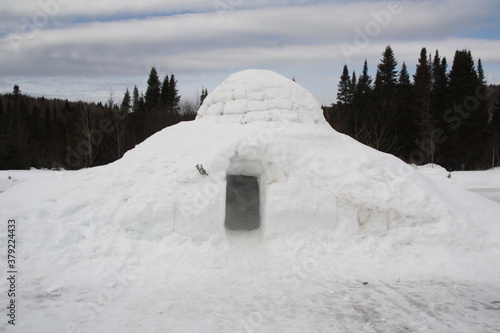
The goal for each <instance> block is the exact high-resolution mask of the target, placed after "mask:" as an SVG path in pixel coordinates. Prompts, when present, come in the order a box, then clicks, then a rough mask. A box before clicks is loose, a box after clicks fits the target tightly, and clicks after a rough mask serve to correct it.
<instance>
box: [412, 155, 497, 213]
mask: <svg viewBox="0 0 500 333" xmlns="http://www.w3.org/2000/svg"><path fill="white" fill-rule="evenodd" d="M418 170H419V171H420V173H422V174H424V175H426V176H427V177H429V178H431V179H437V180H446V179H448V181H450V182H451V183H453V184H455V185H458V186H460V187H462V188H465V189H467V190H469V191H472V192H474V193H477V194H479V195H482V196H484V197H486V198H488V199H490V200H493V201H495V202H497V203H500V168H496V169H491V170H485V171H453V172H448V171H446V170H445V169H444V168H442V167H440V166H438V165H432V164H428V165H425V166H422V167H419V168H418Z"/></svg>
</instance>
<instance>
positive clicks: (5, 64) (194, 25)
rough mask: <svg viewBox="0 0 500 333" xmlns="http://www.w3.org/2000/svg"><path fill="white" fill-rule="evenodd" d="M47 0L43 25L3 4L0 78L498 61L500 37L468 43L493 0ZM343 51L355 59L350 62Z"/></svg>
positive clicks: (29, 6)
mask: <svg viewBox="0 0 500 333" xmlns="http://www.w3.org/2000/svg"><path fill="white" fill-rule="evenodd" d="M41 1H42V3H45V4H47V3H51V1H52V2H54V1H59V2H57V3H58V4H60V7H59V9H58V13H57V15H54V16H51V17H49V19H48V21H47V22H46V24H41V23H44V22H43V21H39V22H38V23H40V24H38V25H36V24H35V23H36V20H35V21H33V20H32V19H33V13H36V12H37V11H39V10H40V6H39V4H38V2H36V1H25V0H20V1H16V2H14V3H12V4H11V5H9V6H8V8H7V7H5V10H6V13H7V14H9V15H10V16H9V17H10V18H9V20H7V21H5V22H3V21H2V23H0V29H2V30H3V31H4V33H5V32H10V34H9V35H5V36H4V37H3V38H1V39H0V63H2V66H1V67H0V75H3V76H7V77H9V76H11V77H12V76H16V77H19V76H25V77H30V76H35V77H36V76H67V77H69V76H73V77H78V76H87V77H92V76H94V77H103V76H119V75H123V76H131V75H143V74H144V73H146V72H147V70H148V68H150V67H151V66H153V65H154V66H161V67H163V68H166V69H168V71H170V72H173V73H176V74H177V75H180V74H183V73H184V74H187V73H206V72H210V71H224V72H231V71H233V70H237V69H241V68H247V67H261V68H262V67H266V68H269V67H273V66H274V67H276V66H279V67H280V68H282V69H284V70H285V71H290V72H292V71H293V70H292V69H293V68H301V70H303V71H305V68H308V67H314V68H316V69H317V68H323V71H328V72H329V74H328V77H335V78H336V76H337V73H338V72H339V71H340V70H341V66H342V65H343V64H344V63H345V62H347V63H348V64H349V66H350V67H352V68H357V67H361V65H362V62H363V61H364V59H365V58H367V59H368V60H369V62H370V64H371V65H372V68H373V70H374V68H375V66H376V63H377V62H378V60H379V59H380V54H381V52H382V51H383V49H384V47H385V45H387V44H391V45H392V46H393V48H394V49H395V52H396V56H397V59H398V60H399V61H400V62H402V61H406V62H407V63H408V64H409V66H410V65H411V64H414V62H415V61H416V59H417V58H418V54H419V51H420V48H421V47H423V46H426V47H427V48H428V50H429V52H432V53H433V52H434V50H435V49H436V48H437V49H439V50H440V52H441V53H442V54H446V55H447V56H448V58H449V59H448V60H449V62H450V63H451V60H452V59H450V58H451V57H452V56H453V53H454V51H455V50H456V49H461V48H469V49H471V51H472V53H473V55H474V56H475V57H476V58H479V57H480V58H482V60H483V62H484V63H485V67H487V66H488V64H487V63H488V62H489V63H491V64H493V65H495V66H496V65H497V64H500V53H498V52H495V50H499V49H500V45H499V43H500V42H499V40H498V39H487V38H481V37H480V36H478V38H470V36H468V38H465V37H461V36H465V35H467V33H468V34H469V35H470V34H471V33H470V32H471V31H472V32H474V31H478V30H479V29H483V28H484V22H485V21H487V20H490V21H491V19H492V16H491V15H493V14H494V13H495V12H494V11H493V9H494V6H495V4H496V2H495V1H496V0H482V1H480V0H475V1H474V0H473V1H465V0H454V1H453V0H443V1H430V0H427V1H418V2H417V1H402V2H398V3H397V7H395V8H397V9H401V10H396V11H393V12H392V13H390V9H391V7H390V5H389V3H388V2H385V1H354V2H345V1H338V2H337V1H334V2H332V1H319V2H318V1H316V2H315V1H305V0H295V1H285V0H283V1H276V2H272V6H271V5H269V4H270V3H271V2H269V1H254V2H250V1H243V0H220V1H218V0H215V1H214V0H208V1H202V0H191V1H185V0H184V1H169V2H168V3H165V2H163V1H156V0H150V1H145V2H137V1H131V0H125V1H120V2H117V1H116V2H114V1H91V2H89V1H80V0H41ZM63 3H64V4H63ZM214 4H215V6H214ZM221 4H222V5H221ZM224 4H225V5H227V6H229V7H224V6H225V5H224ZM2 6H5V4H3V5H1V6H0V8H1V7H2ZM217 7H221V8H227V9H231V10H224V11H217V9H218V8H217ZM54 8H55V7H54ZM54 11H55V9H54ZM186 11H194V12H195V13H191V14H185V13H184V12H186ZM175 13H177V14H175ZM376 13H378V14H376ZM388 13H390V17H389V16H387V14H388ZM165 14H168V15H165ZM2 15H5V14H0V18H1V16H2ZM134 15H141V16H140V17H138V18H135V19H133V18H130V17H134ZM155 15H159V16H155ZM161 15H163V16H161ZM23 17H24V18H28V21H26V20H25V19H22V18H23ZM14 18H15V19H14ZM76 18H78V19H76ZM125 18H126V19H125ZM16 19H17V20H18V21H17V23H16V24H17V25H16V24H13V22H16ZM40 20H41V19H40ZM6 22H7V23H6ZM26 22H28V23H26ZM78 22H84V23H78ZM30 23H31V24H32V26H31V27H30V26H29V24H30ZM6 25H8V26H6ZM360 34H364V35H365V37H364V38H365V39H364V40H363V38H361V37H360ZM367 36H368V38H366V37H367ZM13 41H14V42H13ZM359 41H363V43H362V44H360V43H359ZM342 43H343V44H342ZM340 45H349V46H352V47H353V48H355V51H356V52H354V53H353V54H352V55H351V56H350V57H349V59H348V58H346V57H345V54H343V52H342V50H341V48H340ZM13 46H15V47H17V52H15V48H13ZM349 60H350V61H349ZM490 67H491V68H492V67H494V66H490ZM287 68H289V69H290V70H287ZM325 77H326V74H325V76H323V78H325ZM319 79H320V78H318V80H319ZM334 89H336V84H335V86H334V87H332V90H334Z"/></svg>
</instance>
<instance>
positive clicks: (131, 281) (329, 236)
mask: <svg viewBox="0 0 500 333" xmlns="http://www.w3.org/2000/svg"><path fill="white" fill-rule="evenodd" d="M224 82H225V83H224V84H223V85H222V86H221V87H219V88H217V89H216V90H215V91H214V92H213V93H212V94H210V95H209V96H208V97H207V99H206V100H205V103H204V106H202V109H201V110H200V115H199V117H198V119H197V120H195V121H193V122H185V123H180V124H178V125H175V126H172V127H169V128H166V129H164V130H163V131H161V132H159V133H157V134H155V135H154V136H152V137H151V138H149V139H148V140H146V141H145V142H144V143H142V144H141V145H139V146H137V147H136V148H135V149H133V150H131V151H129V152H128V153H127V154H126V155H125V156H124V157H123V158H122V159H121V160H119V161H117V162H115V163H112V164H110V165H107V166H102V167H98V168H92V169H86V170H81V171H74V172H68V171H38V170H30V171H5V172H0V186H1V188H2V191H3V192H2V193H0V219H1V220H2V221H7V219H10V218H15V219H16V221H18V228H17V235H16V237H17V244H18V247H17V251H18V252H17V261H18V266H19V277H20V278H19V281H18V288H19V292H18V296H17V297H18V298H17V302H18V304H19V307H18V319H17V323H16V326H15V327H10V325H8V324H7V322H6V320H5V318H4V320H3V321H0V328H2V329H7V331H9V332H10V331H12V332H34V331H36V332H115V331H116V332H142V331H147V332H200V331H203V332H495V331H499V330H500V317H499V316H498V311H499V310H500V303H499V302H500V284H499V279H500V241H499V240H500V223H499V221H498V216H500V205H499V204H497V203H495V202H493V201H491V200H488V199H486V198H483V197H481V196H479V195H477V194H475V193H472V192H470V191H468V190H466V189H465V188H462V187H460V186H457V184H458V185H460V183H462V184H467V186H469V185H470V186H472V185H473V187H475V188H476V189H480V188H481V186H492V187H494V186H497V184H498V183H497V180H498V170H492V171H485V172H477V173H474V174H472V173H452V174H451V178H448V177H447V176H448V173H447V172H446V171H445V170H442V169H439V168H418V169H415V168H414V167H411V166H408V165H406V164H404V163H403V162H401V161H400V160H398V159H396V158H395V157H392V156H390V155H387V154H382V153H380V152H377V151H375V150H373V149H371V148H368V147H366V146H363V145H361V144H360V143H358V142H356V141H354V140H352V139H351V138H349V137H347V136H344V135H341V134H339V133H337V132H335V131H333V130H332V129H331V128H329V126H328V125H327V124H326V122H325V121H324V120H320V119H322V118H317V119H316V118H315V117H316V116H319V114H318V112H319V111H318V108H317V103H316V102H314V101H311V100H310V99H309V97H307V96H308V95H307V94H306V92H305V90H304V89H303V88H301V87H300V86H298V85H297V84H296V83H294V82H293V81H290V80H287V79H285V78H283V77H281V76H279V75H277V74H274V73H270V72H267V71H263V72H262V71H245V72H242V73H237V74H235V75H233V76H231V77H230V78H229V79H228V80H226V81H224ZM281 94H283V96H287V98H288V99H289V100H292V105H291V110H286V109H273V108H274V107H278V106H279V107H282V108H286V107H290V105H289V104H288V105H287V104H286V103H285V102H281V99H280V96H281ZM245 100H246V104H245V102H244V101H245ZM231 101H234V103H233V102H231ZM256 101H257V102H258V101H260V102H262V103H260V104H258V103H257V104H254V103H253V102H256ZM278 101H280V102H278ZM215 105H217V106H215ZM226 105H227V111H228V112H227V113H226ZM243 105H246V106H247V109H245V108H244V110H246V111H245V112H244V113H238V110H240V109H238V107H241V106H243ZM249 105H252V107H251V108H248V107H249ZM270 105H271V106H270ZM261 109H262V110H261ZM204 110H205V111H204ZM209 110H212V111H213V112H214V113H213V114H211V113H209V112H208V111H209ZM217 110H219V111H217ZM249 110H250V111H249ZM276 110H279V112H277V111H276ZM315 110H316V111H315ZM202 111H203V112H206V113H203V112H202ZM212 111H210V112H212ZM260 112H262V114H260ZM255 114H259V116H256V115H255ZM250 115H251V116H250ZM274 115H278V116H276V117H274ZM257 119H260V120H257ZM196 165H201V166H202V167H203V169H204V170H206V173H207V175H202V174H201V173H200V172H198V170H197V168H196ZM9 175H11V178H13V179H16V180H17V181H14V180H13V179H8V176H9ZM226 175H244V176H255V177H257V179H258V183H259V191H260V207H259V208H260V219H261V221H260V223H261V225H260V228H259V229H257V230H254V231H227V230H226V229H225V227H224V217H225V203H226V196H225V191H226ZM471 184H472V185H471ZM497 188H500V186H498V187H497ZM5 231H6V228H5ZM5 231H3V232H0V244H3V245H2V248H4V249H6V243H7V236H6V233H5ZM1 257H2V258H1V262H2V264H1V265H2V272H6V271H7V269H6V266H5V264H4V263H6V260H7V258H6V250H4V251H2V252H1ZM0 281H1V282H0V289H2V290H6V289H7V280H6V279H5V278H1V279H0ZM2 297H5V293H4V294H3V296H2ZM1 300H4V298H0V301H1ZM6 302H7V300H6V299H5V301H4V303H5V304H7V303H6ZM4 317H5V316H4Z"/></svg>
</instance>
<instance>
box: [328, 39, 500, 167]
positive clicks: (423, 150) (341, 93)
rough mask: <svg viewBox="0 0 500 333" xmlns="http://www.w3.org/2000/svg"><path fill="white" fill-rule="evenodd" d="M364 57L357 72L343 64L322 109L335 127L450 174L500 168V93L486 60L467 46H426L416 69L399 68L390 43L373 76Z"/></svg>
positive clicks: (372, 145)
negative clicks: (450, 50)
mask: <svg viewBox="0 0 500 333" xmlns="http://www.w3.org/2000/svg"><path fill="white" fill-rule="evenodd" d="M368 73H369V71H368V64H367V62H366V60H365V62H364V65H363V70H362V72H361V74H360V75H359V77H358V76H357V75H356V72H355V71H353V72H352V73H351V72H350V71H349V68H348V66H347V65H345V66H344V68H343V71H342V76H341V77H340V81H339V84H338V89H337V102H336V103H335V104H333V105H332V106H331V107H324V111H325V117H326V119H327V120H328V122H329V123H330V125H331V126H332V127H333V128H335V129H336V130H337V131H339V132H342V133H345V134H347V135H349V136H351V137H353V138H354V139H356V140H358V141H360V142H362V143H364V144H366V145H368V146H371V147H373V148H375V149H377V150H380V151H383V152H387V153H390V154H393V155H395V156H397V157H399V158H401V159H402V160H404V161H406V162H408V163H414V164H417V165H422V164H427V163H435V164H439V165H442V166H443V167H445V168H446V169H448V170H449V171H453V170H479V169H487V168H492V167H497V166H500V97H499V94H498V91H499V87H498V86H492V85H490V86H488V85H487V82H486V80H485V74H484V72H483V67H482V63H481V60H480V59H479V60H478V62H477V66H476V64H475V62H474V59H473V57H472V54H471V52H470V50H457V51H456V52H455V55H454V58H453V63H452V65H451V69H448V63H447V60H446V58H445V57H442V58H441V57H440V55H439V51H438V50H436V52H435V54H434V55H431V54H428V53H427V50H426V48H422V50H421V52H420V57H419V58H418V63H417V65H416V68H415V72H414V73H415V74H413V75H412V78H410V74H409V71H408V68H407V66H406V64H405V63H404V62H403V63H402V65H401V67H400V68H398V62H397V60H396V57H395V55H394V51H393V50H392V48H391V46H390V45H389V46H387V47H386V49H385V50H384V52H383V53H382V58H381V60H380V63H379V64H378V65H377V71H376V75H375V78H372V77H371V76H370V75H369V74H368Z"/></svg>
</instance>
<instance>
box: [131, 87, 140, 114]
mask: <svg viewBox="0 0 500 333" xmlns="http://www.w3.org/2000/svg"><path fill="white" fill-rule="evenodd" d="M132 111H133V112H138V111H139V88H137V86H134V90H133V92H132Z"/></svg>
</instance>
